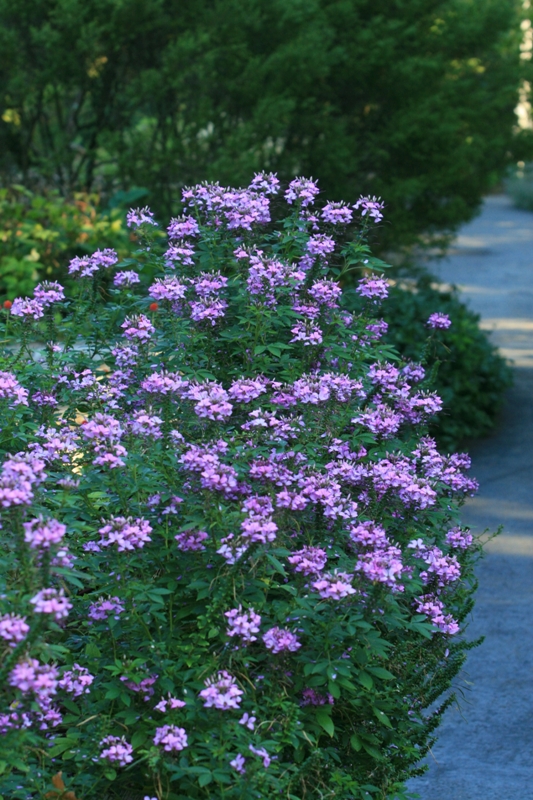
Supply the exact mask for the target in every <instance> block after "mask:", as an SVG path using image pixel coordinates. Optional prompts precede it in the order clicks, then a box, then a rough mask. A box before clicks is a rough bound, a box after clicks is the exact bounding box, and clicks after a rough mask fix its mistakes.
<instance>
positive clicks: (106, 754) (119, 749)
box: [100, 736, 133, 767]
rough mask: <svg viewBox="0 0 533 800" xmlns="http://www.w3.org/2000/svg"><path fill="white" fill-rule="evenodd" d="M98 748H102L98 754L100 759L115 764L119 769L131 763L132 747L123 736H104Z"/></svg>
mask: <svg viewBox="0 0 533 800" xmlns="http://www.w3.org/2000/svg"><path fill="white" fill-rule="evenodd" d="M100 747H104V749H103V750H102V752H101V753H100V758H101V759H103V760H104V761H109V762H111V763H112V764H114V763H116V764H118V765H119V767H126V766H127V765H128V764H131V762H132V761H133V755H132V753H133V747H132V746H131V744H129V743H128V742H127V741H126V739H125V738H124V737H123V736H106V737H105V739H102V741H101V742H100Z"/></svg>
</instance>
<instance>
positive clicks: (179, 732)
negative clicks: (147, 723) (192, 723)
mask: <svg viewBox="0 0 533 800" xmlns="http://www.w3.org/2000/svg"><path fill="white" fill-rule="evenodd" d="M154 744H155V745H162V746H163V750H166V751H167V753H179V751H180V750H183V749H184V748H185V747H187V744H188V742H187V734H186V733H185V730H184V729H183V728H177V727H176V726H175V725H163V727H162V728H156V731H155V736H154Z"/></svg>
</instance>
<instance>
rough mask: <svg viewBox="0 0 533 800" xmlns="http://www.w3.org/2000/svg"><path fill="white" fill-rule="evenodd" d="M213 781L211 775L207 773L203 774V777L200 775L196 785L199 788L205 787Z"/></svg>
mask: <svg viewBox="0 0 533 800" xmlns="http://www.w3.org/2000/svg"><path fill="white" fill-rule="evenodd" d="M212 780H213V776H212V774H211V773H210V772H209V773H207V772H205V773H204V774H203V775H200V777H199V778H198V785H199V786H207V785H208V784H209V783H211V782H212Z"/></svg>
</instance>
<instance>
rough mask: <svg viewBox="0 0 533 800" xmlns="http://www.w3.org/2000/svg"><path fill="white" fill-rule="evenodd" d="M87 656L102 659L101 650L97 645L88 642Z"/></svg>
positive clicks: (86, 646) (86, 647)
mask: <svg viewBox="0 0 533 800" xmlns="http://www.w3.org/2000/svg"><path fill="white" fill-rule="evenodd" d="M85 655H86V656H87V657H88V658H100V656H101V655H102V653H101V652H100V650H99V648H98V647H97V646H96V645H95V643H94V642H88V643H87V644H86V645H85Z"/></svg>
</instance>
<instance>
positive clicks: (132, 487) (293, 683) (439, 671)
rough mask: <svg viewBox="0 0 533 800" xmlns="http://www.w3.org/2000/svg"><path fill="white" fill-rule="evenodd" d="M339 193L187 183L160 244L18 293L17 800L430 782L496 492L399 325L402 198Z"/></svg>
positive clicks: (155, 229) (0, 752) (3, 604)
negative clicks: (395, 235)
mask: <svg viewBox="0 0 533 800" xmlns="http://www.w3.org/2000/svg"><path fill="white" fill-rule="evenodd" d="M317 195H318V188H317V186H316V184H315V183H314V182H313V181H312V180H307V179H304V178H298V179H296V180H294V181H293V182H292V183H291V184H290V185H289V187H288V188H287V189H286V191H285V192H282V190H281V189H280V186H279V182H278V180H277V179H276V177H275V176H273V175H266V174H260V175H256V177H255V178H254V179H253V181H252V183H251V185H250V186H249V187H248V188H247V189H236V190H234V189H224V188H221V187H220V186H218V185H200V186H196V187H194V188H191V189H186V190H184V192H183V205H184V215H183V216H182V217H180V218H177V219H173V220H172V221H171V222H170V225H169V227H168V240H167V239H166V238H163V237H162V235H161V233H160V228H159V226H158V225H157V223H156V221H155V220H154V218H153V215H152V213H151V212H150V210H149V209H148V208H144V209H135V210H132V211H131V212H130V213H129V215H128V224H129V225H130V227H131V229H132V230H133V231H134V232H135V234H136V236H137V238H138V242H139V250H138V251H137V253H136V255H135V257H133V258H131V259H128V260H127V261H126V262H122V263H118V258H117V256H116V254H115V252H114V251H113V250H103V251H97V252H96V253H94V254H93V255H92V256H88V257H79V258H75V259H74V260H73V261H72V262H71V264H70V266H69V273H70V275H71V276H72V277H73V279H74V285H75V287H76V289H77V294H74V295H73V296H68V297H66V296H65V291H64V289H63V287H62V286H61V285H60V284H58V283H41V284H39V286H38V287H37V288H36V289H35V292H34V296H33V297H31V298H17V299H16V300H14V301H13V303H12V305H11V306H10V308H8V309H6V310H5V311H4V312H3V313H4V317H5V319H4V322H5V335H4V346H5V349H4V352H3V360H2V364H1V367H2V371H1V372H0V402H1V403H2V450H3V454H2V465H1V467H0V504H1V508H2V531H1V536H2V545H3V546H2V551H1V555H0V558H1V560H2V587H1V596H0V651H1V654H2V667H1V671H0V672H1V676H2V681H1V683H0V687H1V698H2V707H1V708H0V734H1V735H0V771H1V775H2V777H1V786H2V792H3V797H4V798H7V797H9V798H10V799H11V798H24V799H26V798H41V797H46V798H59V797H69V798H70V800H73V799H74V798H78V799H79V800H90V798H113V797H131V798H133V800H136V798H139V799H140V800H143V798H145V799H146V798H148V800H152V799H153V798H157V800H178V799H181V800H185V799H186V798H187V799H192V798H198V799H199V798H206V800H207V798H225V799H226V800H234V799H235V800H236V799H237V798H242V799H243V800H244V798H274V797H285V798H292V800H300V798H309V800H318V798H336V799H337V800H339V799H340V798H350V799H351V800H359V799H361V800H362V798H386V797H404V796H405V790H404V788H403V786H404V783H405V780H406V779H407V778H408V777H409V776H410V775H412V774H416V772H417V770H418V769H419V767H418V766H417V765H418V764H419V762H420V760H421V759H422V757H423V756H424V754H425V753H426V752H427V748H428V746H429V745H430V744H431V741H432V733H433V731H434V729H435V728H436V726H437V724H438V722H439V720H440V717H441V715H442V711H443V708H444V707H446V705H447V704H448V703H449V702H450V698H449V697H448V694H447V690H448V689H449V688H450V685H451V681H452V679H453V677H454V676H455V675H456V673H457V671H458V669H459V668H460V665H461V664H462V662H463V659H464V653H465V650H466V649H468V647H469V646H470V645H469V644H467V643H466V642H465V641H464V640H462V639H461V638H460V637H458V635H457V634H459V633H460V631H461V629H462V627H463V622H464V619H465V617H466V615H467V613H468V611H469V610H470V608H471V605H472V593H473V591H474V588H475V580H474V577H473V565H474V562H475V560H476V557H477V554H478V553H479V547H478V546H477V545H476V543H475V542H473V540H472V536H471V534H470V533H469V532H468V531H467V530H465V529H463V528H461V527H460V524H459V520H458V509H459V507H460V505H461V503H462V502H463V500H464V498H465V496H467V495H468V494H471V493H472V492H473V491H474V490H475V488H476V485H475V482H474V481H473V480H472V479H470V478H469V477H467V476H466V475H465V470H467V469H468V467H469V459H468V457H467V456H466V455H442V454H440V453H439V452H438V450H437V448H436V445H435V442H434V441H433V440H432V439H431V438H429V437H428V435H427V424H428V421H430V420H431V418H432V417H433V416H434V415H435V414H436V413H438V411H439V409H440V408H441V401H440V399H439V398H438V397H437V396H436V395H435V394H434V393H433V392H432V391H431V384H430V379H429V378H428V377H427V376H426V369H425V365H424V364H423V363H412V362H405V361H402V360H400V358H399V357H398V356H397V354H396V353H395V351H394V350H393V349H392V348H391V347H390V346H388V345H387V346H386V345H384V344H383V342H382V341H381V339H382V336H383V335H384V333H385V331H386V329H387V324H386V322H385V321H383V320H382V319H380V317H379V304H380V302H381V301H382V300H383V299H384V298H385V297H386V296H387V292H388V284H387V281H386V280H385V279H384V278H383V277H382V274H381V272H380V271H381V270H382V267H383V265H382V263H381V262H379V261H378V260H377V259H374V258H373V257H372V255H371V252H370V249H369V246H368V244H367V238H368V233H369V231H370V230H371V229H373V228H375V226H376V225H377V223H379V222H380V220H381V219H382V213H383V208H382V204H381V203H380V202H379V200H376V198H361V199H360V201H358V203H356V204H355V206H354V207H349V206H347V205H344V204H342V203H327V204H326V205H322V206H321V207H320V208H319V207H318V201H317ZM163 241H164V242H165V244H164V246H162V244H161V243H162V242H163ZM356 270H358V271H359V280H358V282H356V283H355V284H353V282H352V285H354V286H355V288H353V289H351V290H346V291H344V292H343V285H344V284H345V277H346V275H347V273H348V272H350V271H356ZM348 292H351V293H352V295H353V297H352V299H351V300H350V311H348V310H347V304H346V298H345V296H344V295H346V294H347V293H348ZM354 298H355V300H354ZM7 305H8V306H9V305H10V304H9V303H8V304H7ZM448 325H449V320H448V318H447V317H446V316H444V315H438V314H437V315H433V318H432V319H430V320H429V321H428V337H429V338H428V342H429V344H431V343H433V344H432V345H431V347H433V346H436V345H438V343H439V341H441V340H442V337H445V336H446V331H447V328H448ZM439 337H440V338H439ZM429 344H428V349H427V352H430V351H431V347H430V346H429ZM426 366H427V365H426ZM442 697H444V700H441V704H440V706H439V705H438V704H437V705H435V701H437V700H438V699H439V698H442ZM430 707H431V708H430ZM65 792H66V793H67V794H65Z"/></svg>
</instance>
